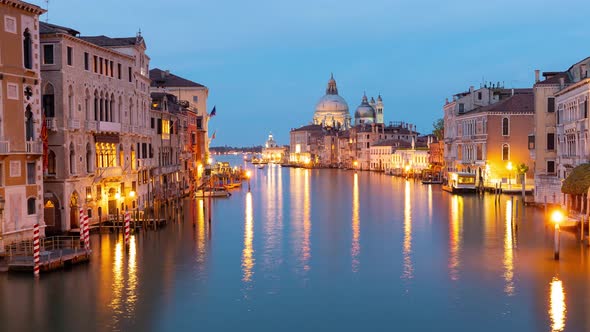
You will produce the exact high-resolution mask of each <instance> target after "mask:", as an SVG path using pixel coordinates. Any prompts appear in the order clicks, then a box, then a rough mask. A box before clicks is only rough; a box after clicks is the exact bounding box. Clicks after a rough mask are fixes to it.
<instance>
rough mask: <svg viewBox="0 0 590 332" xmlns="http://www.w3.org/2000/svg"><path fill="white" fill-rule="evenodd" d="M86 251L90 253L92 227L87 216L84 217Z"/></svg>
mask: <svg viewBox="0 0 590 332" xmlns="http://www.w3.org/2000/svg"><path fill="white" fill-rule="evenodd" d="M84 249H86V251H90V225H89V223H88V216H87V215H86V214H85V215H84Z"/></svg>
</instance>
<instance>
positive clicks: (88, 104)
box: [84, 89, 92, 120]
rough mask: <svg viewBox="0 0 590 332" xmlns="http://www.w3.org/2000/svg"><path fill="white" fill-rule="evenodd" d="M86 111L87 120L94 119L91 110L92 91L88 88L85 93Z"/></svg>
mask: <svg viewBox="0 0 590 332" xmlns="http://www.w3.org/2000/svg"><path fill="white" fill-rule="evenodd" d="M84 94H85V97H84V111H85V112H86V120H90V119H92V113H91V112H90V92H89V91H88V89H86V92H85V93H84Z"/></svg>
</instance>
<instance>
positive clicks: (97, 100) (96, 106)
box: [94, 90, 100, 121]
mask: <svg viewBox="0 0 590 332" xmlns="http://www.w3.org/2000/svg"><path fill="white" fill-rule="evenodd" d="M99 102H100V100H99V99H98V91H96V90H94V121H98V120H99V119H100V118H99V114H100V112H99V109H100V106H99V105H98V103H99Z"/></svg>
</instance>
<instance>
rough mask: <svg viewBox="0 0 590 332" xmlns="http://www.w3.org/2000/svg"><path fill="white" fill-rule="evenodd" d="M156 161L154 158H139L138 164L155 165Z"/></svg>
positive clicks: (141, 165) (140, 165) (142, 165)
mask: <svg viewBox="0 0 590 332" xmlns="http://www.w3.org/2000/svg"><path fill="white" fill-rule="evenodd" d="M154 164H155V163H154V161H153V160H152V159H138V160H137V166H138V167H146V168H147V167H152V166H154Z"/></svg>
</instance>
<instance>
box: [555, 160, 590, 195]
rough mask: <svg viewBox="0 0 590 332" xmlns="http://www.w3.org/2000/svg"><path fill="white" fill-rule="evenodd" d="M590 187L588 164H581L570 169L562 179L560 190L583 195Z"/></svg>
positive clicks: (565, 192) (589, 165) (589, 168)
mask: <svg viewBox="0 0 590 332" xmlns="http://www.w3.org/2000/svg"><path fill="white" fill-rule="evenodd" d="M588 187H590V164H582V165H580V166H578V167H576V168H574V169H573V170H572V172H571V173H570V175H569V176H568V177H567V178H566V179H565V180H564V181H563V185H562V186H561V192H562V193H564V194H570V195H583V194H585V193H587V192H588Z"/></svg>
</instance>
